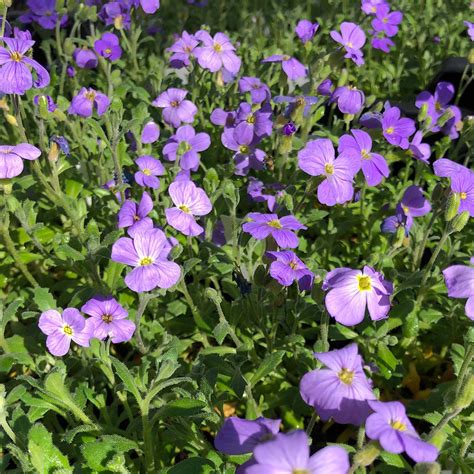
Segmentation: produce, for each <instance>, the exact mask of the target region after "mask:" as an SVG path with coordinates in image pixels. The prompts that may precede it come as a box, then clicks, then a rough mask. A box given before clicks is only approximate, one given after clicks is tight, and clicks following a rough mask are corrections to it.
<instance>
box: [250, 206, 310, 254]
mask: <svg viewBox="0 0 474 474" xmlns="http://www.w3.org/2000/svg"><path fill="white" fill-rule="evenodd" d="M301 229H307V227H306V226H304V225H303V224H301V223H300V222H299V221H298V220H297V219H296V217H294V216H291V215H290V216H284V217H281V218H279V217H278V216H277V215H276V214H262V213H260V212H251V213H250V214H248V215H247V222H245V223H244V224H243V225H242V230H243V231H244V232H247V233H248V234H250V235H251V236H252V237H253V238H254V239H257V240H263V239H266V238H267V237H269V236H270V235H271V236H272V237H273V238H274V239H275V242H276V243H277V245H278V246H279V247H280V248H282V249H286V248H291V249H293V248H296V247H298V237H296V235H295V233H294V232H293V231H295V230H301Z"/></svg>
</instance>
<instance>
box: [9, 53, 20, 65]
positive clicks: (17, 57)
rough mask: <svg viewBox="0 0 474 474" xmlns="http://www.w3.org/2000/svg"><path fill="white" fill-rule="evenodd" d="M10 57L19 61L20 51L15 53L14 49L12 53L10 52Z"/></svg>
mask: <svg viewBox="0 0 474 474" xmlns="http://www.w3.org/2000/svg"><path fill="white" fill-rule="evenodd" d="M10 58H11V59H12V60H13V61H16V62H17V63H19V62H20V61H21V58H22V56H21V54H20V53H17V52H16V51H15V52H13V53H12V54H10Z"/></svg>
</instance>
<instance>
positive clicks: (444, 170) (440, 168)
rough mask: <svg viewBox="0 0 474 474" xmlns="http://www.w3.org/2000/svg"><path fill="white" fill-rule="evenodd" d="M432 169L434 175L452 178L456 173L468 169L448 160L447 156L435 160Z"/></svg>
mask: <svg viewBox="0 0 474 474" xmlns="http://www.w3.org/2000/svg"><path fill="white" fill-rule="evenodd" d="M433 169H434V172H435V175H436V176H440V177H441V178H452V177H453V176H455V175H457V174H458V173H464V172H466V171H470V170H469V168H466V167H465V166H463V165H460V164H459V163H456V162H455V161H451V160H448V159H447V158H441V159H440V160H436V161H435V162H434V163H433Z"/></svg>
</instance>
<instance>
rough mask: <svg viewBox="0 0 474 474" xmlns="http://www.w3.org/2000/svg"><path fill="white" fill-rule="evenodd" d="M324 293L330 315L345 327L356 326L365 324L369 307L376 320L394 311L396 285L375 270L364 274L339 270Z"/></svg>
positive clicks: (329, 278)
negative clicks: (391, 304)
mask: <svg viewBox="0 0 474 474" xmlns="http://www.w3.org/2000/svg"><path fill="white" fill-rule="evenodd" d="M323 290H325V291H327V290H329V291H328V293H327V294H326V298H325V304H326V309H327V311H328V313H329V314H330V315H331V316H332V317H333V318H334V319H335V320H336V321H337V322H338V323H340V324H343V325H344V326H354V325H356V324H359V323H361V322H362V321H363V319H364V316H365V309H366V308H368V310H369V315H370V318H371V319H372V320H373V321H378V320H379V319H384V318H386V317H387V316H388V312H389V311H390V295H391V294H392V293H393V285H392V284H391V283H390V282H388V281H387V280H385V279H384V277H383V275H382V274H381V273H379V272H376V271H375V270H374V269H373V268H371V267H369V266H367V265H366V266H365V267H364V269H363V271H360V270H352V269H351V268H344V267H342V268H336V269H335V270H332V271H330V272H329V273H328V274H327V275H326V278H325V280H324V283H323Z"/></svg>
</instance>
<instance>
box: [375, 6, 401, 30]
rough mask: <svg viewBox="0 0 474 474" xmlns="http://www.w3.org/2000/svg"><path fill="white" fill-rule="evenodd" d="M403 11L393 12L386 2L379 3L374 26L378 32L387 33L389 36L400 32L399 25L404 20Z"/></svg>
mask: <svg viewBox="0 0 474 474" xmlns="http://www.w3.org/2000/svg"><path fill="white" fill-rule="evenodd" d="M402 20H403V15H402V13H401V12H391V11H390V7H389V6H388V5H386V4H382V5H378V6H377V11H376V13H375V18H374V19H373V20H372V28H373V29H374V30H375V31H377V32H383V33H385V34H386V35H387V36H388V37H389V38H391V37H392V36H395V35H396V34H397V33H398V25H399V24H400V23H401V22H402Z"/></svg>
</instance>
